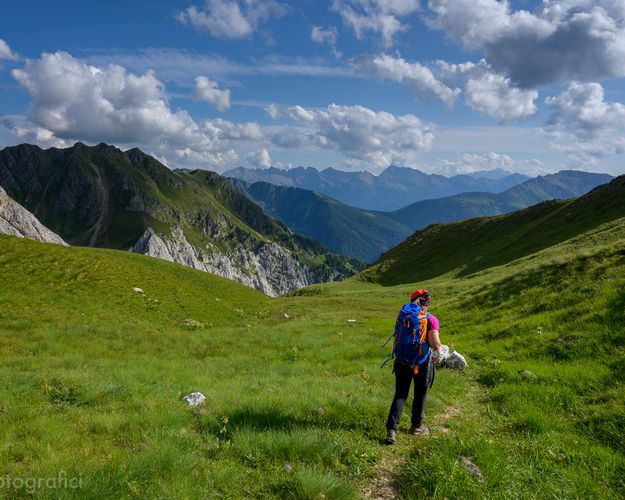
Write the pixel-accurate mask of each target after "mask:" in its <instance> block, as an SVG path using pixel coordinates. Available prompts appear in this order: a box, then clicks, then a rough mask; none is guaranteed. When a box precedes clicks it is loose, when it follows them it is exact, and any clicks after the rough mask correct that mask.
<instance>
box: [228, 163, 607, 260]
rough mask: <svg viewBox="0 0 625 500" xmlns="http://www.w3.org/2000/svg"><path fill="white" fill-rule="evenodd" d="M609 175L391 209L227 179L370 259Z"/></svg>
mask: <svg viewBox="0 0 625 500" xmlns="http://www.w3.org/2000/svg"><path fill="white" fill-rule="evenodd" d="M611 179H612V177H611V176H609V175H605V174H592V173H587V172H578V171H567V170H565V171H562V172H558V173H557V174H550V175H545V176H541V177H536V178H535V179H529V180H527V181H525V182H523V183H521V184H518V185H516V186H514V187H512V188H510V189H508V190H506V191H504V192H503V193H499V194H493V193H484V192H474V193H463V194H459V195H455V196H449V197H444V198H438V199H432V200H423V201H419V202H417V203H413V204H411V205H408V206H406V207H404V208H402V209H399V210H396V211H393V212H377V211H371V210H363V209H360V208H356V207H351V206H348V205H345V204H343V203H340V202H338V201H336V200H333V199H332V198H329V197H328V196H325V195H323V194H319V193H315V192H313V191H308V190H303V189H299V188H294V187H285V186H275V185H273V184H269V183H266V182H256V183H253V184H250V183H247V182H244V181H241V180H239V179H230V182H231V183H232V184H233V186H234V187H236V188H237V189H238V190H239V191H241V192H242V193H243V194H245V195H246V196H248V197H249V198H250V199H251V200H253V201H254V202H256V203H258V204H259V205H260V206H261V207H263V210H265V213H267V214H269V215H271V216H272V217H275V218H277V219H279V220H281V221H282V222H284V223H285V224H286V225H287V226H288V227H290V228H291V229H292V230H293V231H296V232H298V233H300V234H303V235H305V236H308V237H310V238H313V239H315V240H317V241H319V242H321V243H322V244H323V245H325V246H326V247H327V248H328V249H329V250H330V251H332V252H337V253H343V254H346V255H351V256H353V257H357V258H360V259H364V260H366V261H367V262H372V261H374V260H375V259H377V258H378V256H379V255H380V253H382V252H385V251H386V250H388V249H390V248H392V247H394V246H395V245H397V244H398V243H400V242H401V241H403V240H404V239H405V238H406V237H408V236H409V235H410V234H412V233H413V232H414V231H416V230H417V229H421V228H423V227H425V226H427V225H429V224H433V223H436V222H451V221H457V220H462V219H468V218H470V217H480V216H485V215H498V214H503V213H507V212H512V211H514V210H518V209H519V208H525V207H528V206H530V205H533V204H535V203H538V202H541V201H544V200H548V199H553V198H565V199H566V198H573V197H575V196H579V195H581V194H584V193H586V192H587V191H589V190H591V189H592V188H594V187H595V186H598V185H600V184H603V183H605V182H609V181H610V180H611Z"/></svg>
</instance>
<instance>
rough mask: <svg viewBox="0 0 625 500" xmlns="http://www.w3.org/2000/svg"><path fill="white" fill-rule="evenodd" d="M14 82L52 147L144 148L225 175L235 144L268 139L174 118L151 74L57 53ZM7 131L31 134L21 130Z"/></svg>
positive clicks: (240, 128) (244, 129) (239, 127)
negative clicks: (58, 144)
mask: <svg viewBox="0 0 625 500" xmlns="http://www.w3.org/2000/svg"><path fill="white" fill-rule="evenodd" d="M12 75H13V77H14V78H15V79H16V80H17V81H18V82H19V84H20V87H21V88H22V90H23V91H24V92H26V93H28V94H29V95H30V96H31V97H32V102H31V105H30V108H29V113H28V119H29V120H30V122H31V123H32V124H33V125H32V126H31V127H30V128H31V132H30V133H31V135H32V134H33V133H35V132H36V133H38V134H39V136H41V137H44V136H45V134H48V135H49V137H48V138H47V140H48V142H49V141H51V140H52V139H54V138H56V139H59V140H64V141H72V140H82V141H85V142H92V143H98V142H107V143H113V144H130V145H133V146H134V145H140V146H143V147H146V148H148V149H155V150H156V151H157V152H158V153H160V154H161V155H163V156H167V157H172V156H173V157H177V158H182V159H188V160H189V161H203V162H206V163H207V164H206V165H205V166H212V167H214V168H220V167H222V166H224V164H223V162H233V161H235V159H236V158H237V153H236V151H235V148H234V144H247V143H249V142H254V141H259V140H261V139H262V138H263V132H262V130H261V128H260V126H259V125H258V124H257V123H253V122H251V123H238V124H237V123H232V122H229V121H227V120H221V119H213V120H207V121H205V122H203V123H199V124H198V123H197V122H196V121H195V120H193V119H192V118H191V116H190V115H189V113H188V112H187V111H186V110H179V111H175V112H174V111H172V110H171V108H170V105H169V102H168V97H167V94H166V92H165V86H164V84H163V83H162V82H161V81H160V80H158V79H157V78H156V76H155V74H154V73H153V72H152V71H147V72H146V73H145V74H144V75H141V76H137V75H134V74H132V73H128V72H127V71H126V70H125V69H124V68H123V67H121V66H117V65H114V64H110V65H108V66H105V67H97V66H91V65H88V64H87V63H86V62H84V61H82V60H80V59H76V58H74V57H72V56H71V55H70V54H68V53H66V52H57V53H55V54H46V53H44V54H42V56H41V58H40V59H38V60H28V61H27V62H26V64H25V66H24V68H23V69H19V70H13V71H12ZM4 125H5V127H7V128H9V129H11V130H13V131H14V132H15V133H18V132H19V134H22V135H25V134H27V130H26V127H24V126H23V125H21V126H19V127H18V126H17V125H15V124H13V126H9V125H7V124H6V123H5V124H4ZM16 127H17V128H16ZM43 131H46V132H43Z"/></svg>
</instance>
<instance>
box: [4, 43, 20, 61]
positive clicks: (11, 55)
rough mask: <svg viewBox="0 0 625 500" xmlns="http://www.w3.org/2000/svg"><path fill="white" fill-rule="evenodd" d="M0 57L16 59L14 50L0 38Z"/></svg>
mask: <svg viewBox="0 0 625 500" xmlns="http://www.w3.org/2000/svg"><path fill="white" fill-rule="evenodd" d="M0 59H11V60H13V61H17V59H18V57H17V54H16V53H15V52H13V51H12V50H11V47H9V45H8V44H7V43H6V42H5V41H4V40H3V39H2V38H0Z"/></svg>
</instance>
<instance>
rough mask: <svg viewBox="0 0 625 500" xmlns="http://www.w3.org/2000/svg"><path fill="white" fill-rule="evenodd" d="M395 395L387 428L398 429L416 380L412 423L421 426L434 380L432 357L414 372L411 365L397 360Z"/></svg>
mask: <svg viewBox="0 0 625 500" xmlns="http://www.w3.org/2000/svg"><path fill="white" fill-rule="evenodd" d="M393 371H394V372H395V397H394V398H393V403H392V404H391V411H390V412H389V414H388V420H387V421H386V429H387V430H394V431H396V430H397V427H398V426H399V419H400V418H401V412H402V411H403V409H404V403H405V402H406V398H407V397H408V393H409V392H410V383H411V382H412V381H413V380H414V399H413V401H412V422H411V423H412V425H413V426H414V427H419V426H420V425H421V422H422V421H423V409H424V408H425V397H426V396H427V392H428V388H429V387H432V383H433V382H434V364H433V362H432V360H431V359H430V360H429V361H428V362H427V363H424V364H423V365H421V366H419V373H417V374H416V375H415V374H414V370H413V369H412V368H410V366H408V365H405V364H403V363H400V362H399V361H397V360H395V369H394V370H393Z"/></svg>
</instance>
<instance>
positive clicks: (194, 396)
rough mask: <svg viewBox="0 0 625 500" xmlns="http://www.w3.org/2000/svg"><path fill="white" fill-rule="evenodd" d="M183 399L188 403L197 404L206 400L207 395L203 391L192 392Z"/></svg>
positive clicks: (190, 404)
mask: <svg viewBox="0 0 625 500" xmlns="http://www.w3.org/2000/svg"><path fill="white" fill-rule="evenodd" d="M183 399H184V400H185V401H186V402H187V403H189V406H197V405H199V404H202V403H203V402H204V400H205V399H206V396H204V394H202V393H201V392H192V393H191V394H189V395H187V396H185V397H184V398H183Z"/></svg>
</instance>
